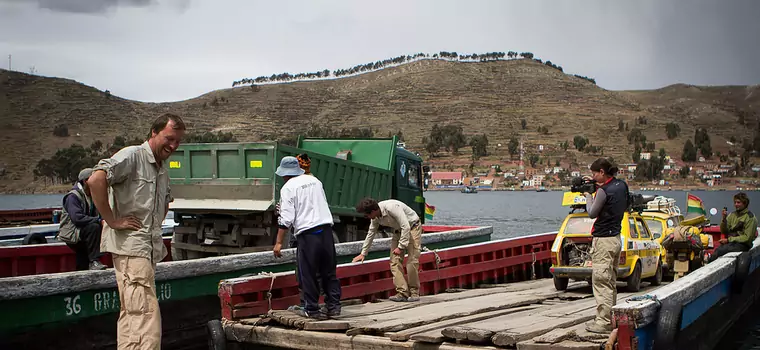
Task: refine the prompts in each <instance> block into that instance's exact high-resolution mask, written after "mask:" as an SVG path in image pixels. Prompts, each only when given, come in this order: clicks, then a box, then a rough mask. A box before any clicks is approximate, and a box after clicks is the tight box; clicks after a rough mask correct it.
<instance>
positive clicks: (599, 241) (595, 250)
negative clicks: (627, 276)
mask: <svg viewBox="0 0 760 350" xmlns="http://www.w3.org/2000/svg"><path fill="white" fill-rule="evenodd" d="M590 169H591V173H592V177H593V180H594V181H595V182H596V183H597V185H598V189H597V190H596V196H595V197H594V196H592V195H591V194H590V193H584V195H585V196H586V211H587V212H588V216H589V217H590V218H592V219H596V221H595V222H594V226H593V228H592V229H591V235H592V236H593V237H594V238H593V241H592V245H591V266H592V274H591V284H592V287H593V291H594V299H595V300H596V318H595V319H594V320H592V321H589V322H588V323H586V330H587V331H589V332H593V333H610V332H611V331H612V321H611V317H612V307H613V306H615V303H616V301H617V289H616V287H615V285H616V281H617V268H618V261H619V259H620V249H621V245H622V243H621V241H620V231H621V221H622V220H623V214H625V211H626V210H627V209H628V185H627V184H626V183H625V182H624V181H622V180H618V179H616V178H615V174H617V172H618V168H617V167H614V166H612V164H611V163H610V162H609V161H608V160H607V159H605V158H599V159H597V160H596V161H594V163H592V164H591V166H590Z"/></svg>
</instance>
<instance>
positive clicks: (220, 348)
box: [206, 320, 227, 350]
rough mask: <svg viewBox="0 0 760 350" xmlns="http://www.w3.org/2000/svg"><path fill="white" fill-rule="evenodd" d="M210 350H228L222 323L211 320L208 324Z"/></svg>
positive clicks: (207, 332)
mask: <svg viewBox="0 0 760 350" xmlns="http://www.w3.org/2000/svg"><path fill="white" fill-rule="evenodd" d="M206 334H207V335H208V348H209V350H227V336H226V335H225V334H224V328H222V322H221V321H219V320H211V321H208V323H206Z"/></svg>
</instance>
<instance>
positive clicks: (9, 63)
mask: <svg viewBox="0 0 760 350" xmlns="http://www.w3.org/2000/svg"><path fill="white" fill-rule="evenodd" d="M8 70H13V69H11V55H8Z"/></svg>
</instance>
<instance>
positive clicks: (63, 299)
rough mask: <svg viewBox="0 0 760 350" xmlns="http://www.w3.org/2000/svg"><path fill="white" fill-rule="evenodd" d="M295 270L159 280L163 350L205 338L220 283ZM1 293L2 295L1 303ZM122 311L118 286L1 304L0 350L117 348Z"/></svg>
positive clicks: (342, 257)
mask: <svg viewBox="0 0 760 350" xmlns="http://www.w3.org/2000/svg"><path fill="white" fill-rule="evenodd" d="M487 229H488V232H487V234H480V235H468V236H464V237H455V236H452V237H451V239H450V240H446V239H444V240H441V241H438V242H432V243H428V244H424V245H425V246H426V247H427V248H428V249H431V250H432V249H441V248H448V247H455V246H460V245H466V244H472V243H479V242H484V241H488V240H490V233H491V230H490V227H489V228H487ZM352 243H353V242H352ZM354 246H356V244H354ZM353 250H356V248H353V249H352V250H351V251H350V252H348V251H344V252H343V253H344V254H340V251H339V257H338V262H339V263H347V262H350V261H351V258H353V256H355V255H356V252H354V251H353ZM267 253H268V254H271V253H269V252H267ZM346 253H349V254H346ZM387 255H388V250H387V249H386V250H384V251H382V250H377V251H373V252H371V253H370V254H369V257H368V258H370V259H376V258H382V257H387ZM202 260H205V259H202ZM169 264H171V263H169ZM294 268H295V265H294V264H293V263H292V262H288V263H282V264H276V265H267V266H258V267H252V268H244V269H239V270H233V271H229V272H218V273H213V274H205V275H194V276H188V277H184V278H175V279H168V280H161V279H160V276H157V281H156V292H157V295H158V299H159V304H160V306H161V316H162V326H163V343H164V344H163V345H164V346H163V348H173V349H181V348H187V346H190V347H192V344H197V343H198V341H199V340H198V335H199V334H201V335H203V336H204V337H205V330H204V329H203V327H204V326H205V323H206V322H207V321H210V320H212V319H219V318H220V317H221V315H220V302H219V298H218V296H217V292H218V283H219V281H220V280H223V279H228V278H235V277H240V276H243V275H247V274H257V273H260V272H283V271H291V270H293V269H294ZM80 273H81V272H80ZM157 275H158V273H157ZM0 282H2V281H0ZM0 286H2V284H1V283H0ZM1 294H2V292H0V298H2V296H1ZM119 307H120V304H119V294H118V290H117V289H116V288H115V286H113V287H105V288H94V289H84V290H80V291H74V292H68V293H56V294H51V295H44V296H34V297H18V296H15V297H14V298H13V299H8V298H4V300H3V299H0V310H2V312H1V313H2V317H0V348H22V347H23V348H25V349H32V348H33V349H37V348H40V349H42V348H53V347H55V348H72V349H74V348H77V349H82V348H104V347H106V348H107V347H112V346H115V343H116V320H117V318H118V314H119ZM199 332H200V333H199ZM187 343H190V344H187ZM204 344H205V343H204Z"/></svg>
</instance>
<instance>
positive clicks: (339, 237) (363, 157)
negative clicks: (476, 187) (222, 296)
mask: <svg viewBox="0 0 760 350" xmlns="http://www.w3.org/2000/svg"><path fill="white" fill-rule="evenodd" d="M397 143H398V140H397V138H396V137H393V138H386V139H322V138H299V140H298V144H297V147H292V146H287V145H284V144H281V143H277V142H257V143H206V144H183V145H181V146H180V147H179V149H177V151H176V152H174V154H173V155H172V156H171V157H170V158H169V177H170V178H171V192H172V196H173V197H174V202H172V203H171V204H170V209H171V210H172V211H174V217H175V221H177V222H178V226H177V227H175V229H174V236H173V239H172V259H173V260H186V259H196V258H201V257H206V256H217V255H227V254H239V253H248V252H257V251H264V250H269V249H271V248H272V246H273V245H274V243H275V239H276V236H277V218H276V214H275V210H274V209H275V204H276V203H277V201H279V196H280V188H281V187H282V184H283V181H282V178H280V177H278V176H276V175H275V173H274V172H275V170H276V169H277V166H278V165H279V163H280V160H281V159H282V158H283V157H285V156H295V155H298V154H302V153H306V154H308V156H309V158H311V172H312V174H313V175H314V176H316V177H317V178H318V179H319V180H320V181H322V183H323V185H324V189H325V194H326V195H327V201H328V203H329V204H330V211H331V212H332V214H333V218H334V232H335V238H336V242H349V241H357V240H363V239H364V238H365V237H366V234H367V232H366V230H367V227H368V225H369V222H368V220H367V219H365V218H364V217H363V216H362V215H360V214H358V213H356V212H355V210H354V207H355V205H356V203H357V202H358V201H359V200H360V199H361V198H364V197H373V198H375V199H378V200H383V199H388V198H394V199H398V200H400V201H403V202H404V203H406V204H407V205H409V206H410V207H412V208H413V209H414V210H415V211H416V212H417V214H418V215H419V216H420V219H421V220H424V217H425V215H424V211H425V199H424V197H423V196H422V180H423V171H422V159H421V158H420V157H419V156H417V155H415V154H413V153H411V152H409V151H407V150H405V149H404V148H402V147H398V146H397Z"/></svg>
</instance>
